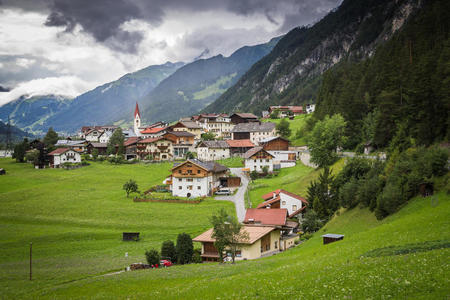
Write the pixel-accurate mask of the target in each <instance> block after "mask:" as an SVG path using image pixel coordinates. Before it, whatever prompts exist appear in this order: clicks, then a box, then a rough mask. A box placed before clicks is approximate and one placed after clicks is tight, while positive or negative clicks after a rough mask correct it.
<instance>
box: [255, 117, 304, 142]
mask: <svg viewBox="0 0 450 300" xmlns="http://www.w3.org/2000/svg"><path fill="white" fill-rule="evenodd" d="M310 117H311V115H300V116H295V118H294V120H289V119H288V118H286V120H287V121H288V122H289V128H290V129H291V131H292V132H291V136H290V137H289V140H290V141H291V145H292V146H304V145H306V140H305V137H298V136H297V135H296V134H297V131H298V130H299V129H302V128H303V126H305V125H306V120H308V118H310ZM263 121H264V122H272V123H275V124H278V123H280V122H281V119H264V120H263Z"/></svg>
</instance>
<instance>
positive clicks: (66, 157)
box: [48, 148, 81, 168]
mask: <svg viewBox="0 0 450 300" xmlns="http://www.w3.org/2000/svg"><path fill="white" fill-rule="evenodd" d="M48 155H49V156H50V167H52V168H59V167H60V166H61V165H62V164H64V163H80V162H81V155H80V153H78V152H77V151H75V150H73V149H70V148H58V149H56V150H53V151H52V152H50V153H49V154H48Z"/></svg>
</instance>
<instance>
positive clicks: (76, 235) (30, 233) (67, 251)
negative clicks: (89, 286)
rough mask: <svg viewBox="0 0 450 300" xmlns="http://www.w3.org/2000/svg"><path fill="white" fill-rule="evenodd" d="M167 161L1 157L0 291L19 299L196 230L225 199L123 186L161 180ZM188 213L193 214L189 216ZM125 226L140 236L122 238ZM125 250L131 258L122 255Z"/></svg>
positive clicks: (112, 265)
mask: <svg viewBox="0 0 450 300" xmlns="http://www.w3.org/2000/svg"><path fill="white" fill-rule="evenodd" d="M170 166H171V165H170V164H169V163H164V164H151V165H120V166H115V165H111V164H109V163H106V162H105V163H93V164H92V165H91V166H87V167H83V168H81V169H76V170H70V171H67V170H61V169H46V170H35V169H33V168H32V166H31V165H29V164H17V163H14V162H12V160H9V159H0V168H5V169H6V170H7V175H5V176H1V178H0V203H1V210H0V231H1V232H2V235H1V237H0V270H1V271H0V294H1V295H2V296H1V297H0V298H3V297H14V298H23V297H25V296H26V295H29V294H30V293H32V292H38V291H39V290H41V289H43V290H46V289H48V288H52V287H54V286H56V285H59V284H61V283H63V282H68V281H72V280H78V279H80V278H85V277H88V276H92V275H96V274H101V273H104V272H108V271H111V270H117V269H121V268H123V267H124V266H125V265H127V264H130V263H133V262H139V261H144V255H143V254H144V251H145V250H146V249H149V248H151V247H155V248H158V249H159V248H160V245H161V243H162V242H163V241H164V240H167V239H172V240H175V239H176V236H177V234H178V233H182V232H187V233H189V234H191V235H195V234H199V233H201V232H202V231H204V230H205V229H206V228H208V227H209V220H208V219H209V217H210V216H211V215H212V213H213V212H216V211H217V210H219V209H220V208H221V207H224V208H226V209H227V210H228V211H229V212H230V213H232V214H234V206H233V204H232V203H231V202H227V201H214V200H207V201H204V202H202V203H200V204H174V203H134V202H133V201H132V199H131V197H130V198H126V196H125V191H123V190H122V185H123V184H124V183H125V181H127V180H128V179H130V178H132V179H135V180H136V181H137V183H138V185H139V188H140V190H146V189H147V188H149V187H150V186H152V185H155V184H158V183H161V181H162V180H163V179H164V178H165V176H166V175H168V173H169V171H168V170H169V169H170ZM192 216H195V218H193V217H192ZM123 231H138V232H140V233H141V236H142V240H141V241H140V242H138V243H135V242H122V241H121V237H122V232H123ZM30 242H33V266H34V267H33V268H34V269H33V270H34V271H33V273H34V279H35V280H33V282H31V283H30V282H29V281H28V280H27V279H28V255H29V243H30ZM125 252H128V254H129V257H128V258H126V257H125Z"/></svg>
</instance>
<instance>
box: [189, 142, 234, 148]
mask: <svg viewBox="0 0 450 300" xmlns="http://www.w3.org/2000/svg"><path fill="white" fill-rule="evenodd" d="M197 147H208V148H213V149H214V148H215V149H222V148H230V146H229V145H228V143H227V142H226V141H202V142H200V143H199V144H198V146H197Z"/></svg>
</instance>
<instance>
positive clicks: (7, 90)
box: [0, 2, 11, 93]
mask: <svg viewBox="0 0 450 300" xmlns="http://www.w3.org/2000/svg"><path fill="white" fill-rule="evenodd" d="M0 3H1V2H0ZM10 90H11V89H9V88H7V87H3V86H1V85H0V93H7V92H9V91H10Z"/></svg>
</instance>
